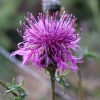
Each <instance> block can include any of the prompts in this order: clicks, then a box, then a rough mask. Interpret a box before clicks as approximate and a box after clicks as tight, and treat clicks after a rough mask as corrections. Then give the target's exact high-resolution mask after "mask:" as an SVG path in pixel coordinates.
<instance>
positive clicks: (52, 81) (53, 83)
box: [49, 70, 56, 100]
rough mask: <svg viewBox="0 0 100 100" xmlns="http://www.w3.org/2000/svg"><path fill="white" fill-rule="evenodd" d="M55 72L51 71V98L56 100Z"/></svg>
mask: <svg viewBox="0 0 100 100" xmlns="http://www.w3.org/2000/svg"><path fill="white" fill-rule="evenodd" d="M55 72H56V70H49V73H50V79H51V98H52V100H55Z"/></svg>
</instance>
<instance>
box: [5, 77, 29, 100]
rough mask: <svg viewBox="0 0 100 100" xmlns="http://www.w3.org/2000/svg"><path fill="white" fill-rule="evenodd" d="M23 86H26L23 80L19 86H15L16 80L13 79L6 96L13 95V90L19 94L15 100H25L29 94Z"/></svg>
mask: <svg viewBox="0 0 100 100" xmlns="http://www.w3.org/2000/svg"><path fill="white" fill-rule="evenodd" d="M23 85H24V80H22V81H21V83H20V84H19V85H15V79H14V78H13V79H12V84H10V83H7V86H8V88H9V90H7V91H6V92H5V93H4V95H5V94H7V93H11V92H12V91H13V90H15V91H17V92H18V97H15V98H14V100H24V99H25V97H26V96H28V94H27V93H25V90H24V89H23V87H22V86H23Z"/></svg>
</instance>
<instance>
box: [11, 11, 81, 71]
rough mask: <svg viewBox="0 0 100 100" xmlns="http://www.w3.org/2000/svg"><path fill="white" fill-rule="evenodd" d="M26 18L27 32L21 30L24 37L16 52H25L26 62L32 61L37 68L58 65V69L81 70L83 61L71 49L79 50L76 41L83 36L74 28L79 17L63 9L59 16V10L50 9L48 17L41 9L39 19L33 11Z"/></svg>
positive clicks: (24, 61)
mask: <svg viewBox="0 0 100 100" xmlns="http://www.w3.org/2000/svg"><path fill="white" fill-rule="evenodd" d="M25 19H26V21H27V22H28V24H29V26H28V25H25V24H24V23H22V21H20V25H21V27H22V28H23V30H24V32H23V33H22V31H19V30H18V33H19V34H20V35H21V36H22V38H23V40H24V41H23V42H21V43H19V44H18V48H19V50H17V51H15V52H13V53H12V55H16V54H18V55H21V56H22V57H23V63H22V65H23V64H25V63H27V62H28V61H30V65H31V66H33V65H34V66H36V68H47V67H48V66H50V65H54V66H56V67H55V68H56V69H57V70H58V71H60V70H62V71H64V70H67V69H71V71H73V72H76V71H77V70H78V67H77V65H76V63H81V62H82V61H81V60H80V58H76V57H75V56H73V55H72V53H71V51H70V50H69V49H72V50H73V51H75V52H76V51H77V50H76V49H77V47H78V45H77V44H76V43H77V42H78V41H79V40H80V38H78V35H79V34H78V33H76V30H75V28H74V25H75V21H76V18H75V17H74V16H72V15H68V14H65V13H63V14H62V16H61V19H60V20H58V12H56V13H55V14H53V16H52V17H51V16H50V15H49V12H47V14H46V17H44V15H42V13H39V16H38V21H36V19H35V18H34V16H33V15H32V14H30V13H28V18H26V17H25Z"/></svg>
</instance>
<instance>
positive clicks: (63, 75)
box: [56, 71, 70, 78]
mask: <svg viewBox="0 0 100 100" xmlns="http://www.w3.org/2000/svg"><path fill="white" fill-rule="evenodd" d="M69 73H70V71H68V72H67V73H65V74H62V75H60V76H57V77H56V78H61V77H65V76H67V75H68V74H69Z"/></svg>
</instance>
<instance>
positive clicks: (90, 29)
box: [0, 0, 100, 100]
mask: <svg viewBox="0 0 100 100" xmlns="http://www.w3.org/2000/svg"><path fill="white" fill-rule="evenodd" d="M60 2H61V5H62V7H63V9H65V11H66V13H69V14H73V15H75V16H76V18H78V19H77V24H76V28H77V30H79V28H82V33H81V38H82V39H81V41H80V44H79V45H80V46H81V49H82V53H84V52H86V50H88V51H89V52H93V56H94V57H95V54H96V55H97V56H98V57H95V58H94V57H92V56H91V55H90V56H85V57H84V62H83V63H82V64H80V65H79V68H80V72H78V73H76V74H75V73H70V74H69V75H68V76H67V77H65V78H66V82H67V83H68V84H69V86H68V87H67V88H66V95H63V91H62V92H61V90H63V88H62V87H61V86H60V85H59V84H58V83H56V86H57V88H58V89H59V91H58V92H56V100H81V99H80V95H81V94H82V95H81V96H83V98H84V99H83V100H100V59H99V58H100V57H99V56H100V0H60ZM27 12H31V13H33V15H34V16H35V17H36V16H37V15H38V13H39V12H43V11H42V1H41V0H0V80H2V81H3V82H4V83H7V82H9V83H11V80H12V78H13V77H14V78H15V79H16V84H19V83H20V82H21V80H22V79H24V80H25V85H24V88H25V90H26V92H27V93H29V96H27V97H26V99H25V100H50V88H49V85H50V81H49V76H48V75H47V74H45V72H44V71H40V73H39V75H40V76H41V77H42V78H43V80H41V79H42V78H41V77H40V76H38V74H37V73H34V71H35V72H36V69H35V68H31V69H33V72H32V71H31V72H30V71H27V72H26V71H24V70H23V69H24V68H22V69H21V68H19V67H20V64H19V65H18V63H17V61H15V62H14V63H12V60H11V59H14V58H10V56H9V53H11V52H13V51H15V50H17V43H18V42H21V41H22V38H21V37H20V36H19V34H18V33H17V31H16V29H21V27H20V25H19V21H20V20H22V21H23V22H25V19H24V16H27ZM1 47H3V48H4V49H3V50H2V48H1ZM5 50H6V51H7V52H6V51H5ZM7 57H8V58H7ZM17 58H18V59H19V60H20V61H21V60H22V59H21V58H20V57H18V56H17ZM18 66H19V67H18ZM33 73H34V75H33ZM81 85H82V86H81ZM80 88H82V89H80ZM4 92H5V89H4V88H3V87H2V86H0V100H13V96H12V94H7V95H6V96H4V95H3V94H4ZM8 98H9V99H8Z"/></svg>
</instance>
